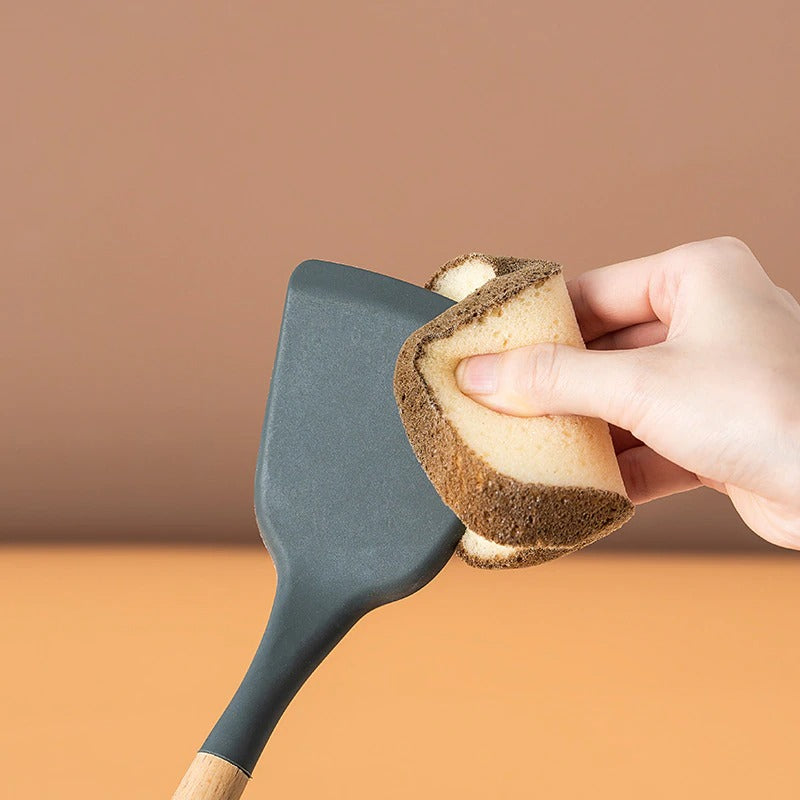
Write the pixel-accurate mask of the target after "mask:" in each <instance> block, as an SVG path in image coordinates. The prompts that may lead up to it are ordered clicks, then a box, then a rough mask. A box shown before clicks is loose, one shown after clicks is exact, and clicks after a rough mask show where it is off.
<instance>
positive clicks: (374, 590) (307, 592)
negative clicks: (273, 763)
mask: <svg viewBox="0 0 800 800" xmlns="http://www.w3.org/2000/svg"><path fill="white" fill-rule="evenodd" d="M450 305H452V302H451V301H450V300H447V299H446V298H444V297H442V296H440V295H437V294H435V293H433V292H429V291H426V290H425V289H421V288H419V287H417V286H413V285H411V284H408V283H404V282H403V281H398V280H394V279H392V278H388V277H386V276H384V275H378V274H376V273H373V272H367V271H365V270H361V269H356V268H354V267H347V266H344V265H342V264H333V263H328V262H323V261H305V262H303V263H302V264H300V266H298V267H297V268H296V269H295V271H294V272H293V274H292V276H291V279H290V280H289V288H288V292H287V296H286V304H285V307H284V312H283V321H282V323H281V331H280V338H279V341H278V351H277V355H276V358H275V366H274V368H273V373H272V381H271V384H270V391H269V400H268V403H267V411H266V417H265V420H264V427H263V431H262V436H261V447H260V450H259V455H258V465H257V469H256V479H255V510H256V518H257V520H258V525H259V528H260V530H261V535H262V538H263V540H264V543H265V544H266V546H267V548H268V550H269V552H270V554H271V555H272V558H273V560H274V562H275V568H276V570H277V575H278V582H277V590H276V594H275V599H274V602H273V606H272V611H271V613H270V617H269V623H268V625H267V629H266V632H265V633H264V637H263V639H262V640H261V644H260V645H259V647H258V650H257V651H256V654H255V657H254V658H253V662H252V664H251V665H250V668H249V669H248V671H247V674H246V675H245V677H244V680H243V681H242V684H241V686H240V687H239V689H238V691H237V692H236V694H235V695H234V697H233V699H232V700H231V702H230V704H229V705H228V707H227V709H226V710H225V712H224V713H223V714H222V717H221V718H220V720H219V722H218V723H217V724H216V726H215V727H214V729H213V730H212V731H211V734H210V735H209V736H208V738H207V739H206V741H205V743H204V744H203V746H202V747H201V748H200V752H199V753H198V754H197V756H196V758H195V760H194V761H193V762H192V764H191V766H190V767H189V770H188V772H187V773H186V775H185V776H184V778H183V780H182V782H181V784H180V786H179V787H178V789H177V791H176V792H175V794H174V796H173V800H189V799H190V798H191V800H200V799H201V798H202V800H211V799H212V798H213V800H233V799H234V798H238V797H239V796H240V795H241V793H242V791H244V788H245V786H246V784H247V780H248V778H249V777H250V775H251V774H252V771H253V767H254V766H255V764H256V761H257V760H258V758H259V756H260V755H261V752H262V750H263V749H264V746H265V744H266V743H267V739H268V738H269V736H270V734H271V733H272V730H273V728H274V727H275V725H276V724H277V722H278V720H279V718H280V716H281V714H282V713H283V711H284V710H285V708H286V706H287V705H288V704H289V702H290V700H291V699H292V698H293V697H294V695H295V693H296V692H297V691H298V689H299V688H300V686H301V685H302V684H303V682H304V681H305V680H306V678H308V676H309V675H310V674H311V673H312V672H313V670H314V669H315V668H316V667H317V665H318V664H319V663H320V662H321V661H322V659H323V658H325V656H326V655H327V654H328V653H329V652H330V651H331V649H332V648H333V647H334V646H335V645H336V644H337V643H338V642H339V640H340V639H341V638H342V637H343V636H344V635H345V633H346V632H347V631H348V630H349V629H350V628H351V627H352V626H353V625H354V624H355V623H356V621H357V620H358V619H359V618H360V617H362V616H363V615H364V614H366V613H367V612H368V611H371V610H372V609H375V608H377V607H378V606H381V605H383V604H385V603H389V602H392V601H393V600H399V599H400V598H402V597H406V596H407V595H409V594H412V593H413V592H415V591H417V590H418V589H420V588H422V587H423V586H424V585H425V584H426V583H427V582H428V581H430V580H431V578H433V577H434V576H435V575H436V573H437V572H439V570H440V569H441V568H442V567H443V566H444V564H445V563H446V562H447V560H448V559H449V557H450V555H451V554H452V553H453V551H454V549H455V546H456V544H457V542H458V539H459V537H460V535H461V532H462V530H463V526H462V525H461V524H460V523H459V521H458V519H457V518H456V517H455V515H454V514H453V513H452V512H451V511H450V510H449V509H448V508H447V507H446V506H445V505H444V504H443V503H442V501H441V500H440V499H439V496H438V495H437V494H436V491H435V490H434V488H433V486H432V485H431V484H430V482H429V481H428V479H427V477H426V476H425V473H424V472H423V471H422V468H421V467H420V466H419V463H418V462H417V459H416V458H415V456H414V454H413V452H412V450H411V447H410V445H409V443H408V440H407V438H406V435H405V431H404V430H403V426H402V423H401V422H400V417H399V414H398V411H397V407H396V405H395V401H394V396H393V393H392V374H393V370H394V362H395V358H396V357H397V353H398V352H399V350H400V347H401V345H402V344H403V342H404V340H405V339H406V337H407V336H408V335H409V334H410V333H412V332H413V331H414V330H416V329H417V328H419V327H420V326H421V325H424V324H425V323H426V322H428V321H429V320H430V319H432V318H433V317H435V316H436V315H438V314H440V313H441V312H442V311H444V310H445V309H446V308H447V307H448V306H450Z"/></svg>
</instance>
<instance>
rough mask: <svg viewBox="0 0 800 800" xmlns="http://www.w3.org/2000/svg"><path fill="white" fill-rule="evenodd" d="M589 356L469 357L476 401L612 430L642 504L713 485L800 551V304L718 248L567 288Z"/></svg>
mask: <svg viewBox="0 0 800 800" xmlns="http://www.w3.org/2000/svg"><path fill="white" fill-rule="evenodd" d="M568 288H569V293H570V297H571V299H572V303H573V305H574V307H575V314H576V316H577V318H578V324H579V325H580V329H581V333H582V334H583V337H584V340H585V341H586V345H587V348H588V350H586V351H583V350H579V349H578V348H574V347H567V346H565V345H557V344H541V345H534V346H531V347H522V348H519V349H516V350H510V351H508V352H506V353H502V354H486V355H481V356H475V357H473V358H470V359H465V360H464V361H462V362H461V364H459V366H458V369H457V371H456V377H457V380H458V383H459V386H460V388H461V390H462V391H463V392H464V393H465V394H467V395H469V396H470V397H472V398H473V399H474V400H476V401H477V402H479V403H482V404H483V405H486V406H488V407H489V408H493V409H495V410H497V411H500V412H503V413H507V414H514V415H517V416H538V415H545V414H580V415H584V416H591V417H599V418H601V419H604V420H606V421H607V422H608V423H610V425H611V434H612V439H613V441H614V448H615V450H616V453H617V459H618V461H619V466H620V471H621V473H622V478H623V480H624V482H625V487H626V489H627V492H628V495H629V496H630V498H631V500H632V501H633V502H634V503H636V504H641V503H646V502H648V501H649V500H654V499H656V498H658V497H664V496H666V495H670V494H675V493H677V492H684V491H688V490H690V489H695V488H697V487H698V486H709V487H711V488H712V489H716V490H717V491H719V492H723V493H724V494H726V495H727V496H728V497H729V498H730V500H731V502H732V503H733V505H734V507H735V508H736V511H737V512H738V513H739V515H740V516H741V518H742V519H743V520H744V522H745V523H746V524H747V525H748V526H749V527H750V528H751V529H752V530H753V531H755V532H756V533H757V534H758V535H759V536H761V537H763V538H764V539H766V540H767V541H769V542H772V543H773V544H776V545H779V546H781V547H787V548H791V549H795V550H800V305H798V303H797V301H796V300H795V299H794V298H793V297H792V296H791V295H790V294H789V293H788V292H787V291H786V290H784V289H781V288H779V287H777V286H776V285H775V284H774V283H773V282H772V281H771V280H770V279H769V277H768V276H767V274H766V272H765V271H764V269H763V268H762V266H761V264H759V262H758V260H757V259H756V257H755V256H754V255H753V253H752V252H751V251H750V249H749V248H748V247H747V246H746V245H745V244H744V243H742V242H741V241H739V240H738V239H735V238H732V237H722V238H718V239H711V240H708V241H703V242H693V243H691V244H685V245H682V246H680V247H676V248H673V249H672V250H667V251H665V252H663V253H658V254H656V255H651V256H646V257H644V258H639V259H635V260H633V261H626V262H623V263H620V264H614V265H613V266H609V267H603V268H601V269H595V270H592V271H590V272H586V273H584V274H583V275H581V276H580V277H578V278H576V279H574V280H572V281H570V282H569V284H568Z"/></svg>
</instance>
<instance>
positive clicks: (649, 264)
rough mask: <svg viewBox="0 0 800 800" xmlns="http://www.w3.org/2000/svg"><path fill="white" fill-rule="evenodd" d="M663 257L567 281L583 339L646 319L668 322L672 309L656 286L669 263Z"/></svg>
mask: <svg viewBox="0 0 800 800" xmlns="http://www.w3.org/2000/svg"><path fill="white" fill-rule="evenodd" d="M665 256H666V254H665V253H658V254H657V255H652V256H645V257H644V258H637V259H634V260H633V261H623V262H622V263H620V264H613V265H612V266H609V267H602V268H601V269H594V270H591V271H590V272H585V273H584V274H583V275H579V276H578V277H577V278H575V279H573V280H571V281H570V282H569V283H568V284H567V288H568V289H569V294H570V298H571V300H572V305H573V307H574V308H575V316H576V317H577V319H578V324H579V326H580V329H581V333H582V334H583V338H584V340H585V341H587V342H591V341H592V340H594V339H597V338H598V337H599V336H602V335H603V334H606V333H609V332H611V331H616V330H620V329H621V328H628V327H630V326H632V325H639V324H641V323H645V322H655V321H656V320H660V321H661V322H663V323H666V324H669V320H670V311H671V309H670V308H669V304H665V303H664V302H663V300H662V297H661V296H660V295H661V292H660V291H657V290H656V288H655V287H657V286H661V285H662V284H663V282H664V275H665V274H666V271H667V270H668V268H669V266H670V265H671V263H672V262H671V260H670V259H669V258H666V257H665ZM654 295H659V296H658V297H654ZM654 300H655V302H654Z"/></svg>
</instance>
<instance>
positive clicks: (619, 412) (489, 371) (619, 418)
mask: <svg viewBox="0 0 800 800" xmlns="http://www.w3.org/2000/svg"><path fill="white" fill-rule="evenodd" d="M656 347H658V345H657V346H656ZM655 349H656V348H640V349H636V350H619V351H602V350H583V349H579V348H576V347H568V346H566V345H557V344H539V345H533V346H530V347H520V348H517V349H515V350H508V351H506V352H504V353H492V354H488V355H480V356H473V357H472V358H468V359H464V360H463V361H462V362H461V363H460V364H459V365H458V368H457V369H456V381H457V383H458V386H459V388H460V389H461V391H462V392H464V394H467V395H470V396H471V397H473V399H475V400H476V401H477V402H479V403H482V404H483V405H485V406H488V407H489V408H493V409H494V410H495V411H500V412H503V413H505V414H513V415H516V416H523V417H526V416H528V417H530V416H537V415H541V414H580V415H583V416H587V417H600V418H601V419H604V420H606V421H607V422H611V423H613V424H614V425H617V426H618V427H620V428H625V429H626V430H629V431H634V432H636V430H637V424H638V423H639V422H640V418H641V417H640V415H641V414H642V413H643V410H644V408H645V407H646V406H647V401H648V400H649V398H650V396H651V395H654V394H655V393H657V391H658V389H657V387H656V385H655V375H656V374H657V372H658V371H657V370H656V369H654V368H653V367H652V365H651V362H652V360H653V355H654V351H655Z"/></svg>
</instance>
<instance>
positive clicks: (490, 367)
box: [456, 353, 500, 394]
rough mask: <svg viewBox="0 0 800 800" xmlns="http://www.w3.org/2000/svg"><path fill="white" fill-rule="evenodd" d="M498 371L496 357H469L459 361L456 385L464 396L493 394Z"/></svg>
mask: <svg viewBox="0 0 800 800" xmlns="http://www.w3.org/2000/svg"><path fill="white" fill-rule="evenodd" d="M499 371H500V357H499V356H498V355H496V354H494V353H489V354H488V355H483V356H471V357H470V358H465V359H463V360H462V361H460V362H459V364H458V366H457V367H456V383H457V384H458V388H459V389H461V391H462V392H464V394H494V393H495V392H496V391H497V382H498V373H499Z"/></svg>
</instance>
